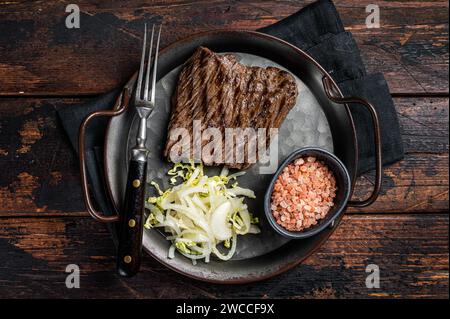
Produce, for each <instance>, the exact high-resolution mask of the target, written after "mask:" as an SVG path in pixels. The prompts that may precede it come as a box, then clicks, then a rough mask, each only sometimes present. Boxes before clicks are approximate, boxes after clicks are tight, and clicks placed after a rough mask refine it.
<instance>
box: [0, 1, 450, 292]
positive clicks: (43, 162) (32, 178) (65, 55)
mask: <svg viewBox="0 0 450 319" xmlns="http://www.w3.org/2000/svg"><path fill="white" fill-rule="evenodd" d="M310 2H311V1H273V0H271V1H257V0H247V1H233V0H230V1H225V0H209V1H192V2H191V1H184V0H174V1H170V2H169V1H151V2H150V1H147V2H145V1H117V2H115V3H112V2H111V3H109V2H107V1H99V2H98V3H96V4H93V3H89V2H85V1H77V2H76V3H77V5H78V6H79V7H80V9H81V28H80V29H67V28H66V27H65V18H66V15H67V13H66V12H65V8H66V5H67V4H68V3H71V2H70V1H57V2H56V1H55V2H50V1H33V2H22V1H19V2H16V1H6V2H5V1H2V2H0V297H83V298H90V297H112V298H119V297H120V298H123V297H137V298H168V297H186V298H195V297H207V298H209V297H212V298H215V297H256V298H264V297H282V298H312V297H314V298H352V297H364V298H365V297H399V298H405V297H417V298H429V297H437V298H448V294H449V290H448V289H449V277H448V275H449V260H448V258H449V248H448V235H449V233H448V231H449V229H448V217H449V216H448V207H449V205H448V203H449V202H448V190H449V171H448V144H449V141H448V139H449V136H448V131H449V127H448V115H449V101H448V93H449V91H448V90H449V89H448V88H449V85H448V84H449V83H448V64H449V63H448V58H449V56H448V11H449V10H448V2H447V1H432V0H428V1H414V2H413V1H395V2H390V1H377V4H379V6H380V10H381V28H379V29H367V28H366V26H365V18H366V15H367V13H366V12H365V7H366V5H367V4H369V3H372V1H351V0H343V1H336V6H337V8H338V11H339V13H340V14H341V16H342V18H343V21H344V24H345V26H346V28H347V30H348V31H351V32H352V33H353V34H354V36H355V38H356V40H357V42H358V44H359V46H360V48H361V51H362V55H363V58H364V61H365V62H366V65H367V67H368V70H369V71H370V72H384V74H385V76H386V78H387V80H388V82H389V86H390V89H391V92H392V95H393V98H394V101H395V105H396V109H397V112H398V116H399V119H400V122H401V127H402V134H403V139H404V145H405V150H406V157H405V159H404V160H403V161H402V162H400V163H397V164H394V165H392V166H390V167H389V168H387V169H386V170H385V172H384V183H383V189H382V194H381V196H380V197H379V199H378V201H377V202H376V203H375V204H374V205H372V206H370V207H369V208H366V209H363V210H355V209H352V210H349V211H348V212H347V214H346V216H345V217H344V219H343V222H342V223H341V224H340V225H339V227H338V229H337V230H336V232H335V233H334V234H333V235H332V237H331V238H330V239H329V240H328V242H327V243H326V244H325V245H324V246H323V247H322V248H321V249H320V250H319V251H318V252H317V253H316V254H314V255H313V256H311V257H310V258H308V259H307V260H306V261H305V262H304V263H303V264H302V265H300V266H298V267H296V268H295V269H293V270H291V271H289V272H288V273H286V274H283V275H281V276H278V277H276V278H273V279H271V280H267V281H264V282H261V283H256V284H251V285H246V286H245V287H242V286H219V285H211V284H206V283H201V282H197V281H193V280H191V279H188V278H185V277H182V276H180V275H178V274H176V273H174V272H172V271H170V270H168V269H166V268H164V267H163V266H161V265H160V264H159V263H158V262H156V261H154V260H152V259H151V258H150V257H145V258H144V263H143V267H142V272H141V273H140V274H139V275H138V276H137V277H135V278H132V279H122V278H119V277H118V276H117V275H116V274H115V272H114V268H115V261H114V247H113V243H112V241H111V239H110V235H109V233H108V230H107V229H106V227H105V226H104V225H102V224H99V223H97V222H95V221H94V220H93V219H91V218H90V217H89V216H88V215H87V213H86V211H85V208H84V206H83V200H82V196H81V190H80V182H79V170H78V165H77V159H76V157H75V155H74V153H73V151H72V149H71V147H70V144H69V142H68V139H67V137H66V136H65V135H64V133H63V131H62V128H61V125H60V123H59V122H58V120H57V118H56V113H55V105H61V104H63V105H65V107H71V106H72V105H74V104H75V103H78V102H80V101H86V100H88V99H90V98H92V97H93V96H95V95H97V94H100V93H103V92H106V91H108V90H110V89H112V88H116V87H119V86H120V85H121V84H123V83H124V82H125V81H126V79H127V78H128V77H129V76H130V75H131V74H132V73H133V71H135V70H136V69H137V65H138V63H139V52H140V48H139V46H140V36H141V33H142V25H143V23H144V21H148V22H150V23H151V22H160V21H161V20H162V19H164V21H165V32H164V43H163V44H164V45H166V44H169V43H171V42H172V41H174V40H176V39H179V38H182V37H184V36H186V35H189V34H192V33H194V32H198V31H204V30H211V29H218V28H223V27H226V28H233V29H256V28H259V27H262V26H265V25H268V24H270V23H273V22H275V21H277V20H279V19H280V18H283V17H285V16H287V15H289V14H292V13H294V12H295V11H297V10H298V9H300V8H301V7H303V6H304V5H305V4H307V3H310ZM373 177H374V176H373V175H372V174H368V175H366V176H364V177H363V178H362V179H361V181H360V182H359V184H358V187H357V193H358V194H359V195H364V194H365V193H367V192H368V191H369V189H370V186H371V184H372V183H373ZM371 263H374V264H377V265H378V266H379V267H380V275H381V282H380V285H381V287H380V288H379V289H367V288H366V286H365V278H366V276H367V274H366V272H365V269H366V266H367V265H368V264H371ZM68 264H77V265H79V267H80V271H81V282H80V284H81V288H80V289H67V288H66V286H65V279H66V276H67V273H65V269H66V266H67V265H68Z"/></svg>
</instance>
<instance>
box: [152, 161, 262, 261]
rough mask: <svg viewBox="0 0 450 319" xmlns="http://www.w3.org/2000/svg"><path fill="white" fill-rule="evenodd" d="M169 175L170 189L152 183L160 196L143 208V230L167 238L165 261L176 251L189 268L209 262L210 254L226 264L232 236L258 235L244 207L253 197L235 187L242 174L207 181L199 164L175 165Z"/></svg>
mask: <svg viewBox="0 0 450 319" xmlns="http://www.w3.org/2000/svg"><path fill="white" fill-rule="evenodd" d="M168 174H169V175H171V176H172V177H171V179H170V182H171V184H172V185H175V186H173V187H172V188H169V189H168V190H166V191H162V190H161V189H160V188H159V186H158V185H157V184H156V183H155V182H152V183H151V184H152V185H153V186H154V187H155V188H156V190H157V191H158V193H159V196H158V197H150V198H149V199H148V201H147V203H146V207H147V209H148V210H149V215H148V218H147V221H146V223H145V227H146V228H153V227H161V228H163V229H164V231H165V232H166V233H167V234H168V236H167V239H168V240H170V241H171V242H172V246H171V247H170V249H169V252H168V257H169V258H174V256H175V250H177V251H178V252H180V253H181V254H182V255H183V256H186V257H188V258H190V259H191V260H192V262H193V263H195V262H196V260H198V259H204V261H205V262H208V261H209V260H210V256H211V254H213V255H215V256H216V257H218V258H219V259H221V260H228V259H230V258H231V257H233V255H234V253H235V251H236V245H237V235H245V234H249V233H250V234H257V233H259V228H258V227H257V226H256V225H255V224H256V223H258V220H257V218H253V217H252V215H251V214H250V213H249V211H248V209H247V205H246V204H245V203H244V198H245V197H249V198H255V194H254V193H253V191H252V190H250V189H246V188H241V187H239V186H238V183H237V182H236V178H237V177H238V176H240V175H242V173H237V174H232V175H228V170H227V169H223V170H222V172H221V173H220V175H219V176H213V177H208V176H206V175H204V173H203V166H202V165H201V164H200V165H195V164H175V166H174V167H173V168H172V169H171V170H169V172H168ZM231 181H233V183H230V182H231ZM177 183H178V184H177ZM229 183H230V184H232V186H228V184H229ZM176 184H177V185H176ZM219 244H220V245H219Z"/></svg>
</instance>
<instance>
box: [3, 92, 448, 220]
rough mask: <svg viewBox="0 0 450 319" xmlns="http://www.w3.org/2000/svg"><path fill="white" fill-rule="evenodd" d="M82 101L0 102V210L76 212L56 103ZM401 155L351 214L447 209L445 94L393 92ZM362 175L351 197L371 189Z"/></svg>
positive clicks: (79, 209) (75, 186)
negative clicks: (373, 195) (367, 202)
mask: <svg viewBox="0 0 450 319" xmlns="http://www.w3.org/2000/svg"><path fill="white" fill-rule="evenodd" d="M84 100H85V99H2V100H0V133H1V134H0V167H2V168H3V167H6V168H7V169H6V170H3V171H2V173H1V175H0V202H1V203H2V205H1V207H0V216H12V215H35V214H53V215H54V214H56V215H58V214H81V215H84V214H85V213H84V211H85V208H84V205H83V199H82V194H81V190H80V183H79V171H78V162H77V161H78V160H77V158H76V156H75V155H74V152H73V150H72V148H71V145H70V143H69V141H68V139H67V137H66V136H65V134H64V131H63V130H62V127H61V126H60V123H59V121H58V119H57V115H56V111H55V106H57V105H58V106H59V105H61V106H62V107H71V105H73V104H74V103H79V102H80V101H84ZM395 104H396V107H397V111H398V114H399V120H400V124H401V127H402V137H403V140H404V142H405V150H406V157H405V159H404V160H403V161H402V162H399V163H396V164H394V165H392V166H390V167H387V168H386V169H385V171H384V183H383V188H382V193H381V195H380V197H379V199H378V200H377V202H376V203H375V204H373V205H372V206H370V207H368V208H365V209H364V210H355V209H350V212H379V211H383V212H423V211H427V212H442V211H447V210H448V207H449V206H448V199H449V197H448V187H449V177H448V175H449V171H448V143H449V142H448V140H449V137H448V115H449V113H448V112H449V111H448V99H447V98H395ZM372 183H373V175H371V174H368V175H366V176H364V177H362V178H361V180H360V181H359V182H358V187H357V188H356V195H357V196H364V195H365V194H367V193H368V192H369V191H370V190H371V187H372Z"/></svg>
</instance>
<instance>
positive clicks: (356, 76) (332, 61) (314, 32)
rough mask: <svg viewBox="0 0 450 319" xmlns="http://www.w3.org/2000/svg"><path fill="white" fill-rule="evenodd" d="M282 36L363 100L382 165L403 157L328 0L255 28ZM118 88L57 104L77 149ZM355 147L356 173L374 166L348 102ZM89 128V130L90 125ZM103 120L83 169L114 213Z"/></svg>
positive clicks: (366, 129) (384, 95) (362, 120)
mask: <svg viewBox="0 0 450 319" xmlns="http://www.w3.org/2000/svg"><path fill="white" fill-rule="evenodd" d="M258 31H260V32H264V33H267V34H270V35H274V36H276V37H279V38H281V39H284V40H286V41H288V42H290V43H292V44H294V45H296V46H297V47H299V48H300V49H302V50H304V51H306V52H307V53H308V54H310V55H311V56H312V57H313V58H314V59H316V61H317V62H319V63H320V64H321V65H322V67H324V69H325V70H327V72H328V73H329V74H330V75H331V76H332V77H333V79H334V80H335V81H336V82H337V83H338V85H339V87H340V89H341V90H342V92H343V94H344V95H346V96H350V95H354V96H359V97H362V98H366V99H368V100H369V101H370V102H371V103H372V104H373V105H374V106H375V108H376V109H377V112H378V116H379V119H380V128H381V141H382V152H383V154H382V155H383V164H390V163H393V162H395V161H398V160H401V159H402V158H403V154H404V153H403V144H402V139H401V134H400V127H399V124H398V119H397V114H396V112H395V107H394V103H393V101H392V98H391V95H390V93H389V88H388V86H387V83H386V80H385V79H384V76H383V75H382V74H371V75H368V74H367V72H366V69H365V67H364V63H363V61H362V59H361V55H360V52H359V49H358V46H357V44H356V42H355V40H354V39H353V37H352V35H351V33H349V32H345V29H344V26H343V24H342V21H341V19H340V17H339V14H338V12H337V10H336V8H335V6H334V5H333V3H332V2H331V1H329V0H319V1H317V2H314V3H312V4H310V5H308V6H306V7H304V8H303V9H301V10H300V11H298V12H297V13H295V14H293V15H291V16H289V17H287V18H285V19H283V20H281V21H279V22H277V23H275V24H273V25H270V26H268V27H265V28H262V29H260V30H258ZM117 96H118V91H113V92H110V93H107V94H105V95H102V96H100V97H98V98H94V99H93V100H91V101H90V102H89V103H86V104H81V105H77V106H71V107H65V108H57V111H58V115H59V117H60V119H61V122H62V125H63V127H64V129H65V130H66V132H67V134H68V136H69V138H70V140H71V142H72V144H73V146H74V148H75V150H76V151H78V147H77V144H78V128H79V126H80V124H81V122H82V120H83V119H84V118H85V117H86V116H87V115H88V114H89V113H91V112H93V111H96V110H100V109H106V108H111V107H112V106H113V105H114V102H115V99H116V97H117ZM350 109H351V112H352V116H353V120H354V122H355V127H356V135H357V138H358V146H359V163H358V164H359V165H358V173H359V174H362V173H364V172H367V171H369V170H371V169H373V168H374V153H375V149H374V136H373V126H372V123H371V118H370V114H369V113H368V111H367V110H366V109H365V108H364V107H363V106H361V105H350ZM92 128H93V129H92ZM105 130H106V123H105V122H98V123H96V124H95V125H92V126H91V128H90V129H89V130H88V133H87V147H86V150H87V158H86V167H87V172H88V177H89V179H90V185H91V187H92V191H93V194H94V197H95V199H96V201H97V203H98V205H99V208H100V209H101V210H102V211H104V212H111V213H112V212H113V211H112V207H111V205H110V201H109V200H108V197H107V195H106V194H107V193H106V192H105V191H104V189H105V186H104V176H103V168H102V165H103V153H102V152H103V139H104V135H105Z"/></svg>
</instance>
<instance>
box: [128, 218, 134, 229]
mask: <svg viewBox="0 0 450 319" xmlns="http://www.w3.org/2000/svg"><path fill="white" fill-rule="evenodd" d="M128 226H130V227H131V228H133V227H134V226H136V221H135V220H134V219H130V220H129V221H128Z"/></svg>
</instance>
